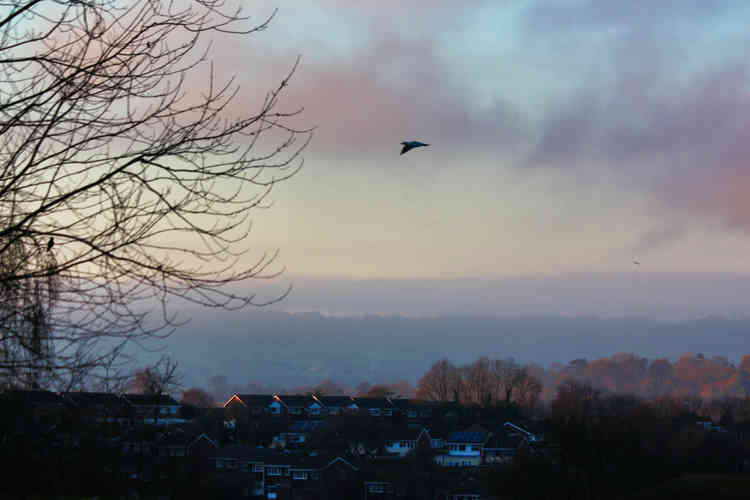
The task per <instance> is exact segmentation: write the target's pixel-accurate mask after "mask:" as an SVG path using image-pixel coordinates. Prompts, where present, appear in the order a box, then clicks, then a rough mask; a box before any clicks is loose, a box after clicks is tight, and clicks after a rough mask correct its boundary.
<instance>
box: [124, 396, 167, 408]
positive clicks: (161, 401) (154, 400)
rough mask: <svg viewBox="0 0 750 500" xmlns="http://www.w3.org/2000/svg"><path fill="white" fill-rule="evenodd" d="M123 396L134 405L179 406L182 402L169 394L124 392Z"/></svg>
mask: <svg viewBox="0 0 750 500" xmlns="http://www.w3.org/2000/svg"><path fill="white" fill-rule="evenodd" d="M123 397H124V398H125V399H126V400H127V401H128V402H130V403H131V404H133V405H137V406H141V405H172V406H179V405H180V403H178V402H177V401H175V400H174V398H172V397H171V396H168V395H167V394H124V395H123Z"/></svg>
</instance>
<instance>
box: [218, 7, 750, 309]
mask: <svg viewBox="0 0 750 500" xmlns="http://www.w3.org/2000/svg"><path fill="white" fill-rule="evenodd" d="M277 6H278V7H279V10H278V13H277V16H276V18H275V19H274V20H273V22H272V23H271V25H270V27H269V28H268V29H267V30H266V31H264V32H262V33H258V34H254V35H252V36H250V37H248V38H246V39H242V40H237V39H235V40H234V41H233V42H231V43H220V44H218V45H217V46H216V47H217V51H216V53H215V55H216V56H217V57H216V64H217V70H218V73H219V74H220V75H223V76H230V75H231V74H236V76H237V79H238V82H239V83H240V84H241V85H242V93H243V96H244V97H243V99H247V101H242V100H240V101H239V105H242V104H243V102H248V103H249V102H252V99H253V97H257V96H259V95H262V93H263V92H264V91H265V90H267V89H268V88H269V87H270V86H272V85H273V84H276V83H278V81H279V80H280V79H281V78H283V76H284V74H285V71H286V70H287V69H288V68H289V67H291V65H292V64H293V63H294V60H295V57H296V56H297V55H298V54H299V55H301V56H302V62H301V65H300V67H299V69H298V71H297V73H296V74H295V76H294V78H293V80H292V82H291V85H290V87H289V88H288V93H287V95H286V97H285V101H284V102H285V103H286V104H287V105H288V107H289V108H294V107H296V106H303V107H304V108H305V110H304V112H303V114H302V115H301V117H300V123H302V124H305V125H310V126H313V125H314V126H317V130H316V132H315V136H314V139H313V142H312V143H311V145H310V146H309V148H308V149H307V152H306V155H305V160H306V163H305V166H304V168H303V170H302V171H301V172H300V173H299V174H298V175H297V176H296V177H295V178H293V179H292V180H290V181H288V182H286V183H284V184H282V185H280V186H279V187H278V189H277V190H276V191H275V192H274V194H273V196H272V198H273V201H274V206H273V207H272V208H271V209H270V210H268V211H264V212H262V213H259V214H258V215H257V217H256V219H255V226H254V230H253V238H254V240H253V244H254V245H255V246H256V248H257V250H258V251H263V250H271V249H275V248H278V249H279V250H280V257H279V261H278V262H279V263H280V264H283V265H284V266H285V267H286V269H287V274H286V275H285V278H283V279H282V281H283V280H285V281H283V283H282V284H284V283H288V282H294V283H295V286H296V287H297V290H296V293H298V294H299V295H298V297H313V296H317V297H319V303H315V300H308V301H307V302H305V303H304V305H303V304H302V303H301V302H300V300H301V299H299V298H298V299H296V300H297V302H294V300H295V299H294V297H292V298H291V299H290V300H291V302H289V304H290V305H289V307H290V308H293V307H299V308H302V309H304V308H311V309H317V310H334V311H335V309H336V307H335V305H332V304H335V303H336V302H337V301H341V300H343V299H344V298H347V299H348V298H351V297H352V294H356V289H357V286H355V285H350V286H348V287H339V288H336V287H335V286H333V287H328V288H326V287H327V285H326V283H329V284H330V283H334V281H331V280H337V281H335V283H340V282H341V280H344V281H346V280H348V283H350V284H351V283H360V284H361V283H367V280H369V279H378V280H385V282H386V283H388V282H391V283H401V284H403V283H404V280H406V281H410V282H412V283H421V284H422V285H424V284H427V285H426V286H427V288H428V289H429V288H430V285H429V283H433V284H442V285H441V286H445V287H449V286H450V285H445V284H446V283H451V282H452V281H451V280H459V281H461V282H462V283H464V282H465V280H471V279H473V278H482V280H484V281H483V283H484V284H481V283H480V284H478V285H477V287H474V288H472V287H468V288H462V289H461V291H462V294H463V298H462V300H464V301H465V302H467V303H470V302H472V301H471V298H470V297H471V294H480V293H483V290H484V291H486V283H487V280H490V281H492V280H495V281H496V282H502V281H503V280H509V279H512V280H522V281H523V280H527V281H526V282H527V283H548V282H549V281H548V280H550V279H558V281H559V280H562V281H560V282H561V283H562V282H566V281H565V280H566V279H567V280H568V281H567V282H568V283H573V282H577V283H578V284H579V286H578V288H579V289H578V290H576V296H577V297H580V300H581V301H582V302H586V301H588V300H589V299H590V298H592V297H596V298H599V299H600V298H601V297H597V294H600V293H601V290H602V288H601V286H599V287H593V288H592V289H591V290H590V291H587V290H585V289H584V290H581V289H580V288H581V287H582V286H583V287H584V288H585V284H584V285H581V283H585V282H584V281H581V280H580V279H579V278H580V277H581V276H594V277H596V279H597V280H599V281H598V282H601V280H605V281H606V279H605V278H602V277H606V276H612V277H613V278H612V279H619V280H620V282H621V283H632V282H633V280H634V278H633V274H635V273H639V276H641V277H639V278H637V279H640V280H642V281H646V282H647V283H652V284H653V283H655V281H658V280H667V279H671V278H670V277H675V276H683V277H684V276H686V275H688V274H692V275H693V276H695V273H698V274H699V275H703V276H709V277H710V276H714V275H718V274H717V273H720V274H721V275H722V276H724V277H730V278H731V277H740V276H744V275H745V274H746V273H749V272H750V259H748V255H750V238H749V237H748V236H749V235H750V195H749V193H750V163H749V162H748V161H747V160H748V159H750V119H748V113H747V111H748V110H750V87H749V86H748V83H749V82H750V80H749V79H748V69H749V66H748V62H747V57H746V55H747V50H748V44H749V42H750V30H748V28H747V25H746V23H745V20H746V19H748V15H750V3H748V2H746V1H741V0H738V1H731V0H717V1H713V2H707V1H705V0H660V1H658V2H654V1H641V0H632V1H628V2H623V1H621V0H514V1H510V0H508V1H497V0H494V1H485V0H466V1H463V2H455V1H448V0H431V1H429V2H426V1H417V0H414V1H411V2H405V1H395V0H394V1H391V0H378V1H355V0H309V1H305V2H285V3H284V4H281V5H280V4H278V3H277V2H270V1H266V0H263V1H257V2H252V6H251V7H249V9H250V10H248V11H247V13H248V14H251V15H252V16H253V18H254V19H257V20H260V19H261V18H262V17H263V16H266V15H268V14H270V13H271V12H272V11H273V9H274V8H275V7H277ZM408 139H416V140H421V141H424V142H427V143H430V144H431V146H430V147H429V148H422V149H418V150H415V151H412V152H410V153H409V154H407V155H404V156H399V154H398V153H399V148H400V146H399V142H401V141H402V140H408ZM633 259H637V260H638V261H640V262H641V263H642V265H641V267H640V269H635V267H636V266H634V264H632V261H633ZM701 273H703V274H701ZM643 275H647V276H650V277H647V278H643V277H642V276H643ZM566 277H567V278H566ZM616 277H619V278H616ZM592 279H593V278H592ZM327 280H328V281H327ZM389 280H390V281H389ZM545 280H547V281H545ZM725 281H726V280H725ZM730 281H732V280H730ZM736 281H737V280H734V281H732V282H736ZM516 282H517V281H516ZM516 282H514V283H516ZM379 283H380V284H381V285H382V283H384V282H383V281H380V282H379ZM674 283H676V284H674ZM691 283H693V284H692V285H691V286H692V287H693V288H692V289H691V290H693V291H692V292H690V291H688V292H685V294H684V296H681V295H680V291H681V287H680V285H679V282H678V281H674V282H673V285H672V286H671V288H669V289H670V290H672V293H674V294H676V295H675V296H674V297H672V298H670V300H672V301H673V302H676V303H680V301H682V303H683V305H684V304H689V303H692V302H695V301H696V297H695V293H696V292H695V290H701V289H705V288H707V287H706V279H703V280H701V279H699V278H693V281H691ZM306 286H307V288H305V287H306ZM336 286H338V285H336ZM540 286H541V285H540ZM602 286H603V285H602ZM608 286H609V285H608ZM618 286H619V285H618ZM623 286H625V285H623ZM649 286H650V287H651V288H654V289H655V288H658V287H656V285H653V286H652V285H649ZM311 287H317V289H316V288H311ZM482 287H485V288H482ZM359 288H360V289H367V288H368V286H367V285H361V286H360V287H359ZM558 288H560V287H559V286H558ZM615 288H616V287H615ZM708 288H710V287H708ZM324 289H325V290H324ZM386 289H387V287H386ZM610 289H611V286H610ZM316 290H317V291H321V293H320V294H317V295H316ZM336 290H339V292H336ZM341 290H343V291H341ZM396 290H403V287H402V286H401V285H393V293H396ZM635 290H636V292H635V293H636V295H637V294H638V293H640V292H641V291H642V289H638V288H636V289H635ZM732 290H733V289H732ZM732 290H724V292H723V295H725V296H733V295H734V293H733V291H732ZM323 291H325V293H322V292H323ZM336 293H339V295H336ZM402 293H403V295H401V296H399V300H391V302H392V305H390V306H388V308H390V309H391V312H401V311H400V310H399V306H398V304H399V303H401V304H404V305H403V307H402V309H404V310H406V309H409V307H410V306H409V305H408V302H409V300H410V299H409V296H410V293H411V292H402ZM558 293H559V294H560V296H565V295H569V294H568V292H567V291H566V289H565V287H564V286H563V287H562V289H561V290H559V291H558ZM629 293H630V292H629ZM703 293H704V294H705V295H706V297H701V300H704V298H705V299H706V300H708V297H710V296H711V293H709V292H708V291H705V290H704V291H703ZM467 294H468V296H469V298H468V299H467V298H466V295H467ZM382 295H383V296H387V295H388V291H387V290H385V291H383V292H382ZM438 295H439V294H438ZM642 295H643V294H642ZM440 296H441V297H444V298H441V299H439V300H438V299H436V302H435V304H434V305H433V306H430V307H431V308H432V310H434V311H439V310H440V309H441V307H443V306H445V305H446V304H448V303H449V302H450V293H449V292H447V291H446V292H445V293H443V294H442V295H440ZM528 296H529V297H532V296H534V293H533V287H532V291H528ZM420 300H421V301H422V302H424V293H423V294H422V295H421V299H420ZM482 300H484V301H489V302H490V303H491V302H492V300H490V299H488V298H487V297H486V295H485V296H483V298H482ZM498 300H499V299H498ZM550 300H551V299H550ZM649 300H650V299H649ZM721 300H724V299H723V298H722V299H721ZM734 301H735V302H736V303H737V304H738V305H740V306H741V305H742V302H743V301H744V298H740V297H734ZM303 302H304V301H303ZM719 302H720V301H719ZM545 304H546V302H545ZM379 307H380V306H379ZM420 307H421V306H420ZM430 307H428V306H424V307H423V308H422V309H421V310H425V311H426V310H428V309H430ZM544 307H547V306H544ZM362 308H363V309H367V307H366V306H364V305H363V306H362ZM488 308H489V309H491V308H492V306H491V305H490V306H488Z"/></svg>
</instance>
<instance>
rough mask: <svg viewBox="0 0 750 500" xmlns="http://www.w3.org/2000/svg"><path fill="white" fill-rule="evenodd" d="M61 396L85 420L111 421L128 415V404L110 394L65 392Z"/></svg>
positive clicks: (121, 398)
mask: <svg viewBox="0 0 750 500" xmlns="http://www.w3.org/2000/svg"><path fill="white" fill-rule="evenodd" d="M61 396H62V397H63V398H64V399H65V400H66V401H67V402H68V403H69V405H70V406H71V407H72V408H73V410H74V411H75V412H76V414H77V415H78V416H79V417H81V418H84V419H87V420H95V421H113V420H116V419H118V418H122V417H125V416H126V415H127V414H128V408H129V407H130V403H129V402H128V401H127V400H126V399H124V398H123V397H121V396H120V395H118V394H114V393H111V392H65V393H62V394H61Z"/></svg>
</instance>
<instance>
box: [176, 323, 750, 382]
mask: <svg viewBox="0 0 750 500" xmlns="http://www.w3.org/2000/svg"><path fill="white" fill-rule="evenodd" d="M748 345H750V319H727V318H721V317H707V318H702V319H695V320H686V321H676V322H664V321H656V320H649V319H640V318H594V317H570V318H567V317H519V318H496V317H487V316H485V317H471V316H446V317H434V318H407V317H402V316H374V315H370V316H359V317H331V316H325V315H322V314H320V313H317V312H312V313H286V312H279V311H270V310H252V311H241V312H237V313H223V314H222V316H221V318H220V319H219V318H216V317H215V316H210V315H196V316H193V321H192V322H191V323H190V324H188V325H187V326H185V327H183V328H181V329H180V330H179V331H178V332H177V333H175V334H174V335H173V336H172V337H170V338H169V339H168V340H167V345H166V349H167V351H168V352H169V353H170V355H171V356H172V357H173V359H175V360H177V361H178V362H179V363H180V365H181V367H182V369H183V371H184V373H185V383H186V385H192V384H196V385H202V384H204V383H205V381H206V379H207V378H208V377H210V376H212V375H217V374H221V375H225V376H227V378H228V380H229V381H230V382H231V383H234V384H242V385H245V384H247V383H257V384H268V385H273V386H284V387H289V386H299V385H305V384H315V383H318V382H320V381H321V380H323V379H326V378H331V379H333V380H339V381H343V382H346V383H347V384H350V385H354V384H356V383H359V382H361V381H369V382H387V381H394V380H398V379H408V380H411V381H413V382H415V381H416V380H417V379H418V378H419V377H420V376H421V375H422V374H424V372H425V371H426V370H427V369H428V368H429V367H430V365H431V364H432V363H433V362H435V361H436V360H438V359H440V358H442V357H447V358H448V359H450V360H451V361H453V362H455V363H468V362H471V361H473V360H475V359H476V358H477V357H478V356H485V355H486V356H489V357H497V358H504V357H513V358H515V359H517V360H519V361H522V362H536V363H540V364H545V365H546V364H549V363H553V362H561V363H567V362H568V361H570V360H572V359H575V358H582V357H584V358H589V359H591V358H598V357H603V356H609V355H611V354H612V353H615V352H628V353H631V352H632V353H637V354H639V355H641V356H644V357H647V358H658V357H668V358H672V359H676V358H677V357H678V356H679V355H680V354H681V353H684V352H700V353H703V354H705V355H706V356H726V357H727V358H728V359H729V360H730V361H734V362H737V361H738V357H739V356H741V355H742V353H744V352H745V351H746V350H747V346H748Z"/></svg>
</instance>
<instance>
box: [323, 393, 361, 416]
mask: <svg viewBox="0 0 750 500" xmlns="http://www.w3.org/2000/svg"><path fill="white" fill-rule="evenodd" d="M312 397H313V398H315V400H316V401H317V402H319V403H320V404H321V405H323V412H324V413H325V414H327V415H330V416H338V415H352V414H356V413H357V412H358V411H359V406H357V403H356V401H355V400H354V398H353V397H351V396H316V395H315V394H313V396H312Z"/></svg>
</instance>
